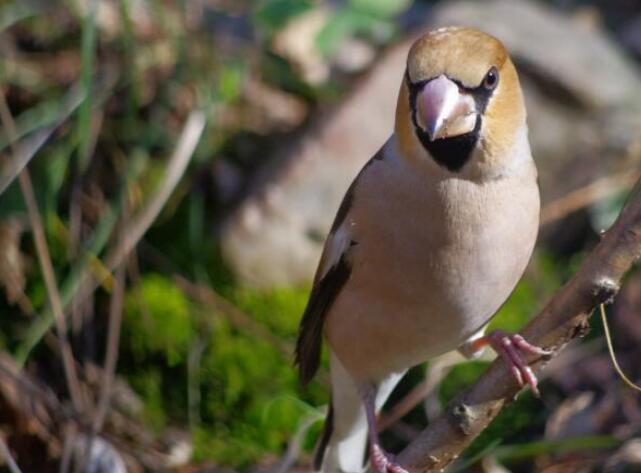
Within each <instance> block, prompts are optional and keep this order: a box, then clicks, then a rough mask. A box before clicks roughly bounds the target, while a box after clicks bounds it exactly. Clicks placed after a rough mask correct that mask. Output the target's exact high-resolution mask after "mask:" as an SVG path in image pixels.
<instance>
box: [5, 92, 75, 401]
mask: <svg viewBox="0 0 641 473" xmlns="http://www.w3.org/2000/svg"><path fill="white" fill-rule="evenodd" d="M0 116H1V117H2V123H3V125H4V128H5V130H6V131H7V135H8V139H9V143H11V149H12V153H13V154H14V156H16V155H17V149H16V147H15V143H16V138H17V132H16V127H15V123H14V121H13V117H12V115H11V111H10V110H9V106H8V105H7V101H6V99H5V96H4V93H3V94H0ZM19 182H20V189H21V190H22V196H23V198H24V201H25V205H26V207H27V214H28V217H29V223H30V225H31V231H32V233H33V239H34V242H35V245H36V253H37V254H38V262H39V263H40V269H41V271H42V276H43V278H44V281H45V286H46V288H47V295H48V297H49V304H51V310H52V311H53V315H54V322H55V324H56V331H57V332H58V338H59V339H60V348H61V350H60V352H61V355H62V364H63V368H64V372H65V377H66V380H67V387H68V389H69V394H70V396H71V401H72V403H73V406H74V408H75V409H76V412H78V413H82V412H84V402H83V399H82V392H81V390H80V383H79V382H78V373H77V372H76V366H75V364H74V360H73V354H72V351H71V345H70V344H69V340H68V339H67V322H66V320H65V315H64V311H63V306H62V301H61V299H60V292H59V290H58V284H57V283H56V277H55V273H54V270H53V264H52V263H51V256H50V255H49V247H48V246H47V239H46V237H45V233H44V228H43V225H42V217H41V216H40V211H39V210H38V203H37V202H36V196H35V193H34V191H33V185H32V183H31V178H30V177H29V171H28V169H27V168H26V167H25V168H23V169H22V171H20V174H19Z"/></svg>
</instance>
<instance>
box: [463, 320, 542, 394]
mask: <svg viewBox="0 0 641 473" xmlns="http://www.w3.org/2000/svg"><path fill="white" fill-rule="evenodd" d="M483 345H490V346H491V347H492V348H494V350H495V351H496V352H497V353H498V354H499V355H500V356H501V358H503V360H505V363H506V364H507V366H508V369H509V370H510V373H512V376H514V379H516V382H517V383H518V385H519V386H521V387H523V386H524V385H525V384H528V385H529V386H530V388H531V389H532V393H533V394H534V395H535V396H536V397H539V396H540V393H539V389H538V380H537V379H536V375H535V374H534V371H532V368H530V366H529V365H528V363H527V361H526V360H525V358H524V356H523V355H524V354H525V355H528V354H529V355H537V356H547V355H549V354H550V353H551V352H550V351H548V350H544V349H543V348H541V347H537V346H536V345H532V344H531V343H529V342H528V341H527V340H525V339H524V338H523V337H522V336H521V335H519V334H509V333H506V332H504V331H503V330H494V331H492V332H491V333H489V334H487V335H486V336H484V337H481V338H480V339H478V340H475V346H478V347H481V346H483Z"/></svg>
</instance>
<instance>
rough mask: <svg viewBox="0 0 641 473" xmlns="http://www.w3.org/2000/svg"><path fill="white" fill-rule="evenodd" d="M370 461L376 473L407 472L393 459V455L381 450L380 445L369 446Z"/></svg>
mask: <svg viewBox="0 0 641 473" xmlns="http://www.w3.org/2000/svg"><path fill="white" fill-rule="evenodd" d="M370 461H371V463H372V466H373V467H374V469H375V470H376V471H377V472H378V473H408V472H407V470H406V469H405V468H403V467H402V466H401V465H399V464H398V463H396V462H395V461H394V456H393V455H390V454H389V453H387V452H386V451H385V450H383V449H382V448H381V447H380V445H372V446H371V448H370Z"/></svg>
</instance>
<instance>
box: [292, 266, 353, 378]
mask: <svg viewBox="0 0 641 473" xmlns="http://www.w3.org/2000/svg"><path fill="white" fill-rule="evenodd" d="M350 273H351V268H350V265H349V263H348V262H347V260H346V258H345V255H344V254H343V255H342V256H341V259H340V260H339V261H338V263H337V264H336V265H334V266H333V267H332V268H331V269H330V270H329V271H328V272H327V274H326V275H325V276H324V277H323V278H322V279H321V280H320V281H318V282H317V283H316V284H315V285H314V288H313V289H312V294H311V295H310V297H309V302H308V303H307V308H306V309H305V312H304V313H303V319H302V320H301V323H300V328H299V331H298V342H297V343H296V363H297V364H298V369H299V373H300V380H301V382H302V383H303V384H307V383H308V382H309V381H310V380H311V379H312V378H313V377H314V374H316V371H317V370H318V366H319V365H320V358H321V343H322V340H323V324H324V322H325V314H326V313H327V311H328V310H329V308H330V307H331V306H332V304H333V303H334V300H335V299H336V296H337V295H338V293H339V292H340V290H341V288H342V287H343V286H344V285H345V283H346V282H347V280H348V279H349V276H350Z"/></svg>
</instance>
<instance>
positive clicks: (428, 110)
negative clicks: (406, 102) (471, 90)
mask: <svg viewBox="0 0 641 473" xmlns="http://www.w3.org/2000/svg"><path fill="white" fill-rule="evenodd" d="M416 101H417V103H416V107H417V117H416V118H417V121H418V125H419V126H420V127H421V128H422V129H423V131H425V132H426V133H427V134H428V136H429V138H430V141H434V140H438V139H441V138H449V137H453V136H458V135H462V134H465V133H469V132H470V131H472V130H474V126H475V125H476V115H477V112H476V104H475V102H474V98H473V97H472V96H471V94H468V93H465V92H462V91H460V90H459V87H458V85H456V84H455V83H454V82H453V81H451V80H450V79H448V78H447V77H445V76H444V75H440V76H438V77H437V78H435V79H432V80H431V81H429V82H428V83H427V84H425V86H424V87H423V90H422V91H421V92H419V94H418V96H417V98H416Z"/></svg>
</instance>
